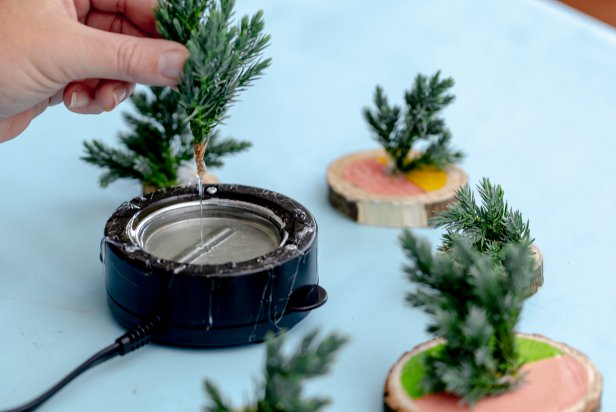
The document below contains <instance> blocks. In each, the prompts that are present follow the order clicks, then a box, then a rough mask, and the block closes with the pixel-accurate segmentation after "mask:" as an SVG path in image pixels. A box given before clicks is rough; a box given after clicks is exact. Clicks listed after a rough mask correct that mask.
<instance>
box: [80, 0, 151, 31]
mask: <svg viewBox="0 0 616 412" xmlns="http://www.w3.org/2000/svg"><path fill="white" fill-rule="evenodd" d="M91 5H92V7H93V8H95V9H97V10H100V11H104V12H107V13H119V14H123V15H124V16H126V17H127V18H128V19H129V20H130V21H132V22H133V23H134V24H135V25H136V26H137V27H139V28H140V29H141V30H143V31H145V32H146V33H148V34H150V35H152V36H156V37H158V32H157V31H156V21H155V20H154V9H155V8H156V7H158V1H157V0H91Z"/></svg>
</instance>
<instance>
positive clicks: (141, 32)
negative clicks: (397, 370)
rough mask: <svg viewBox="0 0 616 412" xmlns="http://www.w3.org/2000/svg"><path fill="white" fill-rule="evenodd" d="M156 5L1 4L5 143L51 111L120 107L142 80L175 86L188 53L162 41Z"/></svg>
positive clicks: (0, 137)
mask: <svg viewBox="0 0 616 412" xmlns="http://www.w3.org/2000/svg"><path fill="white" fill-rule="evenodd" d="M156 5H157V0H0V142H2V141H5V140H8V139H12V138H13V137H16V136H18V135H19V134H20V133H22V132H23V131H24V130H25V129H26V128H27V127H28V125H29V124H30V122H31V121H32V119H34V118H35V117H36V116H38V115H39V114H41V113H42V112H43V111H44V110H45V109H46V108H47V107H48V106H50V105H55V104H59V103H64V105H65V106H66V107H67V108H68V109H69V110H71V111H73V112H75V113H80V114H98V113H101V112H103V111H110V110H113V109H114V108H115V107H116V106H117V105H118V104H120V103H121V102H122V101H123V100H125V99H126V98H127V97H128V96H129V95H130V93H131V92H132V91H133V89H134V85H135V83H144V84H149V85H154V86H176V85H177V82H178V79H179V77H180V75H181V73H182V68H183V65H184V62H185V60H186V58H187V57H188V51H187V50H186V48H185V47H184V46H182V45H181V44H178V43H174V42H170V41H167V40H163V39H160V38H159V36H158V35H157V33H156V27H155V22H154V15H153V9H154V8H155V7H156Z"/></svg>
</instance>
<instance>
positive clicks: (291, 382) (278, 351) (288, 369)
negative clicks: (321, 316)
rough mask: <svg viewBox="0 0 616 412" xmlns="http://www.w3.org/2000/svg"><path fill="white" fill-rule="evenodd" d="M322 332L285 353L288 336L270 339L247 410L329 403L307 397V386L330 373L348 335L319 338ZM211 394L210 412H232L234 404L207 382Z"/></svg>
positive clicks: (310, 408) (310, 409) (304, 411)
mask: <svg viewBox="0 0 616 412" xmlns="http://www.w3.org/2000/svg"><path fill="white" fill-rule="evenodd" d="M318 335H319V332H318V331H316V330H315V331H313V332H311V333H309V334H308V335H306V336H305V337H304V338H303V340H302V341H301V343H300V344H299V346H298V347H297V348H296V349H295V351H294V352H293V353H291V354H289V355H285V353H284V351H283V347H284V345H285V335H284V334H283V335H280V336H278V337H275V336H274V335H273V334H269V335H268V336H267V338H266V361H265V368H264V375H265V376H264V378H263V380H262V382H261V383H260V384H259V387H258V390H257V396H256V398H257V399H256V401H255V402H254V404H252V405H249V406H246V407H244V408H243V409H242V410H243V411H245V412H318V411H321V410H322V409H323V408H324V407H325V406H327V405H329V403H330V400H329V399H328V398H324V397H313V398H304V397H303V388H304V383H305V381H306V380H307V379H310V378H315V377H318V376H322V375H325V374H327V373H329V371H330V368H331V364H332V363H333V361H334V358H335V356H336V354H337V353H338V351H339V350H340V349H341V348H342V346H344V344H346V342H347V341H348V339H347V338H345V337H342V336H339V335H337V334H335V333H332V334H330V335H329V336H327V337H325V338H323V339H321V340H319V339H318ZM205 390H206V393H207V395H208V397H209V401H210V402H209V404H208V406H207V407H206V408H205V410H206V412H231V411H234V410H235V409H233V407H232V406H231V404H230V403H229V401H227V400H226V399H224V398H223V396H222V395H221V393H220V391H219V390H218V389H217V387H216V386H215V385H214V384H213V383H212V382H210V381H209V380H206V381H205Z"/></svg>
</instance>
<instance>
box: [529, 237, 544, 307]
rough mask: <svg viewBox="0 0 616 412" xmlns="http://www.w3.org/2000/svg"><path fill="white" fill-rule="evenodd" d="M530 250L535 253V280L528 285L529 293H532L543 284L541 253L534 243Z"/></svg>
mask: <svg viewBox="0 0 616 412" xmlns="http://www.w3.org/2000/svg"><path fill="white" fill-rule="evenodd" d="M531 250H532V252H533V253H534V255H535V273H536V277H535V281H534V282H533V284H532V285H531V287H530V294H531V295H534V294H535V293H537V291H538V290H539V289H540V288H541V286H543V253H541V251H540V250H539V248H538V247H537V246H535V245H532V246H531Z"/></svg>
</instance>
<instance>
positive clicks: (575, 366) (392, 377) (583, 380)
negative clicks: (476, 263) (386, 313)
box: [384, 333, 603, 412]
mask: <svg viewBox="0 0 616 412" xmlns="http://www.w3.org/2000/svg"><path fill="white" fill-rule="evenodd" d="M518 335H519V336H521V337H525V338H528V339H534V340H537V341H541V342H545V343H547V344H549V345H551V346H554V347H556V348H558V349H559V350H560V351H562V352H563V354H562V355H560V356H559V357H557V358H550V359H553V360H554V361H562V362H564V365H565V366H563V367H562V368H556V369H550V372H549V373H546V369H547V368H546V366H548V365H547V364H546V363H543V364H542V362H549V361H550V359H547V360H541V361H538V362H534V363H530V364H529V365H525V366H524V368H527V367H528V370H529V372H528V376H527V380H528V382H527V387H524V384H522V386H520V387H519V388H516V389H514V390H513V391H509V392H507V393H505V394H503V395H499V396H493V397H487V398H484V399H482V400H481V401H479V402H478V403H477V404H476V405H475V407H474V409H472V410H477V411H479V412H482V411H491V410H494V411H496V410H499V411H504V410H505V409H510V410H520V411H521V410H523V411H525V412H527V411H528V412H533V411H537V412H538V411H541V412H547V410H549V411H550V412H597V411H599V410H600V409H601V392H602V386H603V382H602V378H601V374H600V373H599V371H598V370H597V369H596V367H595V366H594V364H593V363H592V362H591V361H590V360H589V359H588V358H587V357H586V356H585V355H584V354H582V353H581V352H579V351H577V350H575V349H573V348H571V347H570V346H567V345H565V344H564V343H560V342H555V341H553V340H550V339H548V338H546V337H544V336H541V335H537V334H524V333H519V334H518ZM442 342H443V341H442V339H433V340H431V341H428V342H425V343H422V344H420V345H418V346H416V347H415V348H413V350H411V351H410V352H406V353H405V354H404V355H402V357H401V358H400V359H399V360H398V362H397V363H396V364H395V365H394V366H393V367H392V368H391V370H390V371H389V375H388V376H387V381H386V382H385V388H384V407H385V410H386V411H393V412H443V411H447V412H449V411H454V410H455V411H460V412H467V411H469V410H471V409H469V408H468V407H466V406H460V405H459V404H458V400H457V399H455V398H454V397H452V396H450V395H444V394H437V395H427V396H425V397H422V398H420V399H412V398H411V397H410V396H409V395H408V394H407V392H406V390H405V389H404V387H403V386H402V370H403V368H404V365H405V364H406V363H407V362H408V361H409V359H410V358H412V357H414V356H416V355H417V354H419V353H421V352H423V351H425V350H428V349H430V348H431V347H433V346H436V345H438V344H440V343H442ZM532 366H534V368H531V367H532ZM531 369H532V370H531ZM554 370H555V371H556V372H553V371H554ZM554 373H558V376H555V375H554ZM558 379H562V382H567V381H568V380H571V379H574V381H572V382H570V383H571V385H572V387H573V388H574V390H573V391H572V390H567V391H565V392H564V393H559V392H558V391H556V390H553V389H554V388H553V386H554V384H553V382H554V381H556V380H558ZM537 380H538V382H537ZM559 382H560V381H559ZM537 385H541V387H537ZM576 391H577V392H576ZM544 392H545V395H546V397H547V398H546V399H547V400H546V399H543V400H542V402H544V403H545V402H547V403H549V407H548V408H547V409H546V406H545V405H543V406H540V405H539V404H538V398H536V397H535V398H533V395H534V396H537V394H542V393H544ZM529 393H530V394H531V395H530V396H529ZM436 398H440V399H439V400H440V401H441V402H440V403H437V402H434V401H435V400H436ZM499 398H500V399H499ZM544 398H545V397H544ZM529 399H531V400H532V399H535V401H534V402H533V401H529ZM527 403H528V404H527ZM560 405H562V406H560Z"/></svg>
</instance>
